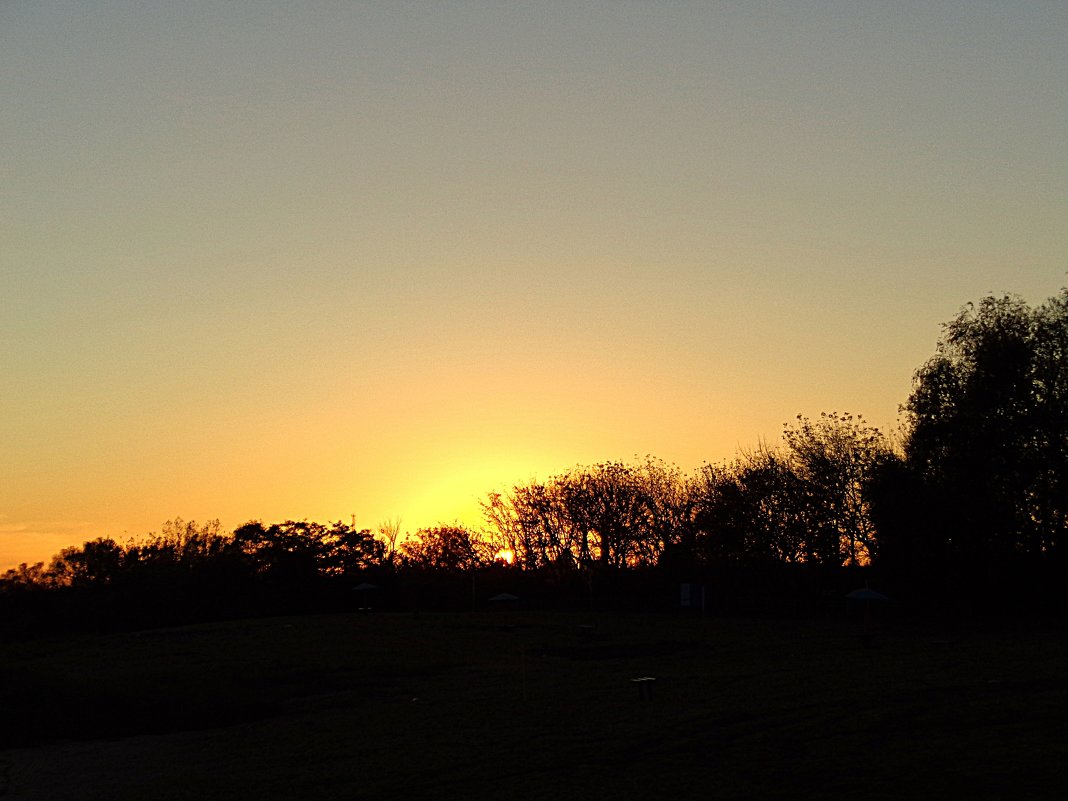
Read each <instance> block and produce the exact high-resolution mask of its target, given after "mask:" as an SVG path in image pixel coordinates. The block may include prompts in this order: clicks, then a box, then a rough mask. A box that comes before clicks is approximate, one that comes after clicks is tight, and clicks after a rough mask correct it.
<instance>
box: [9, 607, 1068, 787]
mask: <svg viewBox="0 0 1068 801" xmlns="http://www.w3.org/2000/svg"><path fill="white" fill-rule="evenodd" d="M857 623H858V621H851V620H847V619H845V618H842V619H820V620H815V621H812V620H809V621H797V620H767V619H761V620H742V619H729V620H719V619H700V618H683V617H643V616H611V615H589V614H576V613H560V614H547V613H545V614H542V613H525V612H512V613H497V614H488V613H487V614H475V613H472V614H466V615H430V614H425V615H419V616H415V615H410V614H370V615H361V616H356V615H331V616H318V617H299V618H274V619H266V620H255V621H242V622H230V623H220V624H212V625H204V626H195V627H188V628H180V629H167V630H158V631H148V632H141V633H129V634H112V635H103V636H99V637H68V638H62V639H38V640H33V641H26V642H17V643H7V644H5V645H4V651H3V656H2V658H0V677H2V679H3V687H2V690H0V704H2V706H0V709H2V711H3V721H4V732H3V738H2V740H0V743H2V747H3V748H4V750H3V751H2V752H0V794H4V795H6V797H9V798H25V799H48V800H49V801H62V800H63V799H86V800H89V799H109V801H119V800H121V799H139V800H142V799H245V798H249V799H252V798H254V799H356V798H367V799H378V798H381V799H391V798H404V799H412V798H418V799H423V798H425V799H550V798H551V799H569V798H587V799H588V798H593V799H599V798H612V799H691V798H692V799H696V798H701V799H720V798H731V799H734V798H737V799H743V798H744V799H752V798H794V799H803V798H828V799H830V798H850V797H857V798H865V799H914V798H942V799H951V798H969V799H971V798H990V799H995V798H996V799H1005V798H1051V799H1052V798H1057V799H1062V798H1065V797H1068V636H1066V635H1065V633H1064V632H1062V631H1061V630H1060V629H1059V628H1057V627H1053V626H1048V625H1039V624H1037V623H1032V624H1030V625H1028V626H1025V627H1022V626H1018V625H1009V624H1004V623H1003V624H999V625H993V624H987V625H979V624H971V625H968V626H963V625H962V626H954V627H945V626H943V627H937V628H935V627H919V626H915V625H905V624H902V623H897V624H893V625H887V624H883V625H882V627H881V628H879V629H877V630H876V632H875V634H874V636H873V638H872V640H871V642H870V644H869V647H865V643H864V641H863V639H862V638H860V637H858V636H857ZM639 676H654V677H656V679H657V681H656V682H655V685H654V692H653V694H652V698H650V699H645V700H643V699H640V698H639V693H638V689H637V687H636V685H634V684H633V683H632V681H631V679H633V678H635V677H639Z"/></svg>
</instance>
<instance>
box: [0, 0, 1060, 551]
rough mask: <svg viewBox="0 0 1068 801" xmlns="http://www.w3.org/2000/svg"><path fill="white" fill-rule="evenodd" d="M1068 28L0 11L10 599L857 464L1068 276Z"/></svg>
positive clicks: (851, 18) (485, 14)
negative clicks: (992, 330)
mask: <svg viewBox="0 0 1068 801" xmlns="http://www.w3.org/2000/svg"><path fill="white" fill-rule="evenodd" d="M1066 34H1068V8H1066V7H1064V6H1063V5H1061V4H1055V3H1040V2H1023V3H1019V4H1015V3H1014V4H1012V5H1011V6H1008V5H1006V6H1002V5H1001V4H997V3H977V4H968V5H967V6H962V5H961V4H957V3H949V2H935V3H930V2H925V3H920V2H904V3H900V4H860V5H858V4H855V3H848V2H844V0H842V1H841V2H831V1H830V0H822V1H820V2H806V3H798V4H782V3H745V4H740V3H690V2H664V3H655V4H653V3H638V2H633V3H630V2H625V3H614V2H613V3H609V2H591V3H584V4H573V3H563V2H534V3H529V4H505V3H489V2H466V1H462V0H458V1H457V2H447V3H435V4H418V3H414V4H407V3H401V4H397V3H363V4H337V3H327V2H311V3H307V4H301V5H300V6H299V7H298V6H294V5H292V4H287V3H281V2H255V3H254V2H233V3H227V4H217V3H208V2H190V3H183V4H181V5H180V6H179V5H175V4H168V3H161V2H147V3H131V2H124V1H123V2H120V0H101V1H100V2H92V3H78V2H54V3H43V4H37V3H34V4H30V3H9V4H4V5H3V6H2V7H0V101H2V103H3V106H4V108H5V114H4V115H0V141H3V142H4V143H5V146H4V148H2V149H0V178H2V180H0V243H2V246H0V375H2V376H3V384H2V391H0V442H2V446H0V570H3V569H6V568H7V567H10V566H12V565H14V564H17V563H19V562H21V561H29V562H33V561H38V560H47V559H48V558H49V557H50V556H51V555H52V554H54V553H55V552H57V551H58V550H59V549H60V548H62V547H64V546H66V545H72V544H79V543H81V542H83V541H85V540H87V539H91V538H94V537H97V536H112V537H115V538H116V539H119V540H124V539H126V538H127V537H135V536H141V535H143V534H146V533H148V532H151V531H158V530H159V528H160V526H161V524H162V523H163V522H164V521H166V520H168V519H172V518H175V517H182V518H184V519H187V520H189V519H196V520H201V521H203V520H207V519H213V518H219V519H221V520H222V523H223V525H224V527H226V528H228V529H232V528H234V527H236V526H238V525H240V524H242V523H243V522H245V521H247V520H249V519H263V520H265V521H276V520H283V519H287V518H288V519H312V520H320V521H326V520H338V519H341V520H346V521H347V520H348V519H349V517H350V515H354V516H355V518H356V521H357V524H358V525H360V526H366V527H369V528H374V527H375V526H376V525H377V524H378V523H379V522H381V521H384V520H386V519H396V518H400V519H401V520H402V526H403V528H405V529H409V530H414V529H416V528H419V527H421V526H430V525H434V524H436V523H438V522H451V521H454V520H460V521H462V522H465V523H468V524H471V525H477V524H478V522H479V521H478V520H477V519H472V518H473V517H477V504H478V499H480V498H482V497H484V496H485V495H486V493H488V492H490V491H493V490H499V489H506V488H507V487H509V486H511V485H512V484H515V483H520V482H524V481H528V480H530V479H532V478H537V479H545V478H548V477H549V476H551V475H553V474H556V473H560V472H563V471H566V470H567V469H569V468H570V467H572V466H574V465H576V464H591V463H594V462H598V461H604V460H615V459H623V460H627V459H630V458H632V457H634V456H635V455H638V456H643V455H645V454H653V455H654V456H657V457H660V458H663V459H665V460H667V461H670V462H674V463H676V464H678V465H679V467H680V468H682V469H683V470H684V471H689V470H693V469H696V468H697V467H698V466H699V465H700V464H701V463H703V462H705V461H713V462H714V461H721V460H725V459H729V458H732V457H733V456H734V455H735V454H736V453H737V451H738V450H739V449H741V448H747V447H752V446H754V445H755V444H757V443H758V442H759V441H760V440H761V439H766V440H769V441H772V442H775V441H777V440H778V436H779V433H780V431H781V427H782V424H783V423H784V422H786V421H789V420H792V419H793V418H794V416H795V415H796V414H798V413H802V414H806V415H810V416H811V415H818V414H819V412H821V411H830V410H839V411H843V410H845V411H851V412H854V413H859V414H862V415H864V417H865V418H867V419H868V420H869V421H871V422H872V423H874V424H877V425H880V426H881V427H884V428H888V427H891V426H892V425H893V424H894V420H895V417H896V412H897V407H898V404H900V403H902V402H903V401H904V400H905V399H906V397H907V395H908V392H909V387H910V380H911V375H912V372H913V371H914V370H915V369H916V368H917V367H918V366H919V365H920V364H921V363H922V362H923V361H924V360H925V359H926V358H928V357H929V356H930V355H932V354H933V352H934V347H935V343H936V340H937V337H938V334H939V325H940V323H942V322H944V321H946V320H948V319H950V318H952V317H953V316H954V315H955V314H956V312H957V310H958V309H959V308H960V307H961V306H962V305H963V304H965V303H967V302H968V301H971V300H976V299H978V298H979V297H981V296H983V295H985V294H988V293H996V294H1001V293H1005V292H1012V293H1019V294H1021V295H1022V296H1024V297H1025V298H1026V299H1027V300H1029V301H1031V302H1034V303H1039V302H1042V301H1043V300H1044V299H1046V298H1047V297H1049V296H1051V295H1053V294H1056V293H1057V292H1058V291H1059V290H1060V288H1061V287H1062V286H1063V285H1064V284H1065V282H1066V281H1065V273H1066V271H1068V262H1066V258H1065V254H1066V252H1068V247H1066V246H1068V226H1066V225H1065V224H1064V222H1065V220H1066V219H1068V152H1066V151H1065V148H1064V147H1063V143H1064V141H1065V140H1066V138H1068V137H1066V133H1068V93H1066V92H1065V90H1064V87H1065V86H1068V50H1066V49H1065V48H1064V47H1063V44H1064V41H1065V35H1066Z"/></svg>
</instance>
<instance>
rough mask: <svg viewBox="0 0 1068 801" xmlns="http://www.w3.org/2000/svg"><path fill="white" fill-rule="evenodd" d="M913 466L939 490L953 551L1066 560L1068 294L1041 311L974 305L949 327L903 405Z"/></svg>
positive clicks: (973, 560)
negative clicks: (1064, 551)
mask: <svg viewBox="0 0 1068 801" xmlns="http://www.w3.org/2000/svg"><path fill="white" fill-rule="evenodd" d="M904 408H905V411H906V412H907V414H908V425H909V428H908V435H907V439H906V443H905V449H906V456H907V461H908V465H909V467H910V469H911V470H913V471H914V472H915V474H916V475H917V476H918V477H920V478H921V479H922V481H923V482H924V483H925V484H926V485H927V486H928V487H929V488H930V489H931V490H932V491H933V492H932V493H931V494H930V496H929V498H928V501H929V503H930V504H931V507H930V508H929V509H928V510H927V512H928V516H929V517H930V518H931V519H933V520H934V521H937V523H938V524H939V525H941V526H943V527H944V531H942V532H940V533H939V534H938V535H936V536H941V537H943V538H944V544H945V548H946V550H947V553H948V555H949V558H951V559H953V560H954V561H956V562H957V563H959V564H962V565H965V566H968V567H973V568H978V567H982V568H983V569H995V570H996V569H999V568H1000V567H1005V566H1011V565H1015V564H1019V563H1020V562H1021V561H1029V562H1033V561H1035V560H1057V561H1060V560H1062V559H1063V553H1062V551H1063V549H1064V542H1065V526H1066V512H1068V509H1066V507H1068V290H1066V291H1062V293H1061V294H1060V295H1059V296H1058V297H1055V298H1052V299H1050V300H1049V301H1048V302H1047V303H1046V304H1044V305H1042V306H1040V307H1038V308H1034V309H1032V308H1030V307H1029V306H1028V305H1027V304H1026V303H1024V301H1023V300H1021V299H1020V298H1017V297H1014V296H1008V295H1006V296H1003V297H1000V298H995V297H986V298H984V299H982V300H981V301H980V302H979V303H978V304H969V305H968V306H966V307H964V309H963V310H962V311H961V312H960V314H958V316H957V317H956V318H955V319H954V320H952V321H951V322H949V323H947V324H945V325H944V326H943V334H942V337H941V339H940V340H939V343H938V347H937V352H936V354H935V356H934V357H932V358H931V359H930V360H929V361H928V362H927V363H926V364H924V365H923V366H922V367H921V368H920V369H919V370H918V371H917V373H916V376H915V382H914V389H913V392H912V395H911V396H910V397H909V399H908V402H907V403H906V404H905V407H904Z"/></svg>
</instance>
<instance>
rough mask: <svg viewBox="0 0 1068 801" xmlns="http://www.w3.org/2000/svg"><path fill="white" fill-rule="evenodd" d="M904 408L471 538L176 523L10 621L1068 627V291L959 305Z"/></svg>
mask: <svg viewBox="0 0 1068 801" xmlns="http://www.w3.org/2000/svg"><path fill="white" fill-rule="evenodd" d="M901 411H902V421H901V428H900V431H899V432H897V435H896V438H895V439H893V440H892V439H891V438H890V437H888V436H887V435H886V434H884V433H883V432H881V431H880V430H878V429H877V428H875V427H874V426H871V425H869V424H868V423H867V422H866V421H865V420H864V419H863V418H862V417H859V416H854V415H851V414H848V413H834V412H832V413H824V414H821V415H820V416H819V417H817V418H814V419H810V418H807V417H804V416H800V415H799V416H798V417H797V418H796V419H795V420H794V421H791V422H790V423H788V424H786V425H785V426H784V430H783V436H782V440H781V442H779V443H777V444H775V445H769V444H767V443H764V444H761V445H760V446H758V447H756V448H755V449H753V450H751V451H748V452H744V453H741V454H739V455H738V456H737V457H736V458H735V459H734V460H733V461H730V462H728V463H722V464H706V465H705V466H703V467H702V468H701V469H699V470H697V471H696V472H694V473H691V474H683V473H682V472H681V471H680V470H679V469H678V468H677V467H675V466H673V465H670V464H667V463H665V462H662V461H660V460H658V459H655V458H653V457H646V458H645V459H639V460H635V461H633V462H629V463H625V462H606V463H602V464H597V465H592V466H581V467H576V468H574V469H572V470H569V471H567V472H565V473H562V474H560V475H557V476H554V477H551V478H549V479H547V480H545V481H531V482H529V483H526V484H520V485H517V486H514V487H512V488H511V489H510V490H509V491H507V492H500V493H492V494H490V495H489V496H488V497H487V498H486V499H485V501H484V503H483V511H484V518H485V523H484V526H483V527H482V528H480V529H478V530H473V529H469V528H465V527H463V526H460V525H442V526H438V527H435V528H432V529H424V530H420V531H418V532H415V534H414V535H412V536H406V537H403V538H402V537H401V536H400V531H399V527H398V526H397V525H395V524H392V525H383V526H379V528H378V529H377V530H376V531H374V532H372V531H371V530H370V529H359V528H357V527H356V525H355V521H353V522H352V524H343V523H341V522H337V523H330V524H326V525H324V524H319V523H311V522H307V521H300V522H295V521H287V522H283V523H275V524H270V525H268V524H264V523H263V522H259V521H253V522H250V523H247V524H245V525H243V526H241V527H240V528H238V529H236V530H235V531H234V532H232V533H223V532H221V531H220V530H219V525H218V523H217V522H216V523H208V524H205V525H199V526H198V525H197V524H195V523H183V522H182V521H174V522H172V523H169V524H167V525H166V526H164V528H163V531H162V533H160V534H156V535H151V536H149V537H146V538H144V539H143V540H142V541H138V542H130V543H126V544H124V545H122V544H119V543H117V542H115V541H114V540H111V539H107V538H102V539H97V540H94V541H92V542H87V543H85V544H84V545H82V546H80V547H77V548H68V549H65V550H64V551H62V552H61V553H60V554H58V555H57V556H56V557H55V558H54V559H53V560H52V562H51V563H50V564H49V565H47V566H46V565H44V564H38V565H34V566H26V565H23V566H21V567H20V568H18V569H17V570H13V571H9V572H8V573H7V574H6V575H5V576H3V578H2V579H0V602H2V603H3V604H5V605H6V607H7V609H8V610H10V611H11V612H12V614H9V615H8V618H9V619H14V618H18V617H19V616H20V614H29V613H30V612H33V613H34V614H39V615H42V616H46V615H47V614H48V610H49V605H50V604H53V605H55V606H56V609H58V608H59V606H63V607H64V608H65V609H67V611H68V612H69V609H68V606H69V605H70V604H69V599H72V598H77V599H78V604H79V606H77V607H76V608H77V609H79V610H81V611H79V613H78V614H80V615H81V616H82V617H83V618H84V617H85V616H86V615H88V616H92V615H96V616H97V617H98V618H99V619H107V620H111V619H116V616H118V617H121V616H122V614H125V615H126V618H128V619H131V618H132V619H135V620H133V621H132V622H134V623H141V622H174V621H176V620H190V619H205V618H210V617H217V616H220V615H237V614H259V613H275V612H280V611H291V610H305V609H313V608H315V609H319V608H338V607H342V608H343V607H345V606H346V605H348V606H351V605H353V604H365V603H368V597H369V596H372V597H374V599H375V602H376V603H380V604H386V605H393V606H398V607H406V608H419V607H421V606H423V607H426V606H431V607H435V608H441V607H448V608H461V607H469V606H471V605H478V604H479V603H480V599H484V598H485V597H488V593H489V592H491V591H493V590H497V591H504V590H509V591H516V590H519V589H521V590H522V594H523V595H525V596H527V597H538V598H540V599H541V601H542V602H543V603H548V602H552V599H555V602H561V603H579V602H582V603H597V602H609V601H612V602H618V603H635V602H636V599H641V600H643V602H649V603H653V602H664V603H667V602H668V601H667V600H665V599H668V598H674V597H675V596H674V595H673V593H676V592H677V588H678V585H679V583H680V582H692V583H700V584H702V585H704V586H705V587H706V588H707V589H708V592H709V593H710V597H711V598H712V599H713V601H714V603H715V604H716V605H717V606H718V607H719V608H732V607H733V608H739V607H745V606H746V605H749V606H752V605H759V604H760V603H761V601H760V599H764V602H765V605H766V602H767V599H772V604H773V605H781V604H784V603H787V604H794V605H796V604H799V603H800V604H803V605H804V604H809V605H812V604H818V603H819V602H820V599H826V598H828V597H834V596H835V595H836V594H837V595H839V596H840V594H841V591H842V590H843V589H844V588H848V587H849V584H850V583H853V584H855V583H856V582H857V581H859V580H860V578H861V577H860V575H859V574H860V573H863V574H864V576H865V577H866V578H868V579H869V580H871V581H873V582H877V583H878V584H879V586H880V587H881V588H882V589H884V590H886V591H887V592H889V593H891V594H892V595H894V596H895V597H896V598H898V599H899V600H901V601H902V602H904V603H906V604H913V605H915V606H917V607H919V606H925V605H926V606H928V607H929V606H931V605H939V604H941V605H945V604H953V605H956V606H962V605H963V606H970V607H973V608H976V607H978V608H986V609H988V610H997V609H1008V608H1013V607H1018V606H1020V605H1025V604H1042V605H1043V608H1045V609H1050V608H1058V609H1059V608H1061V606H1062V604H1063V602H1062V601H1061V600H1060V597H1059V589H1060V586H1061V584H1062V582H1063V581H1064V579H1065V578H1066V577H1068V576H1066V572H1065V549H1066V547H1068V546H1066V537H1065V528H1066V522H1068V520H1066V515H1068V290H1065V291H1062V292H1061V294H1060V295H1058V296H1056V297H1054V298H1051V299H1050V300H1048V301H1047V302H1046V303H1044V304H1042V305H1040V306H1037V307H1030V306H1029V305H1027V304H1026V303H1025V302H1023V301H1022V300H1021V299H1019V298H1016V297H1013V296H1004V297H1000V298H995V297H987V298H984V299H983V300H982V301H980V302H979V303H978V304H969V305H968V306H966V307H965V308H964V309H963V310H962V311H961V312H960V314H959V315H958V316H957V317H956V318H955V319H954V320H952V321H951V322H949V323H947V324H945V325H944V326H943V333H942V336H941V338H940V340H939V343H938V346H937V350H936V353H935V355H934V357H932V358H931V359H930V360H929V361H928V362H926V363H925V364H924V365H922V366H921V367H920V368H919V369H918V370H917V371H916V373H915V376H914V384H913V390H912V393H911V395H910V397H909V398H908V399H907V401H906V402H905V403H904V404H903V406H902V408H901ZM357 586H361V587H363V588H364V589H363V590H361V591H356V590H354V587H357ZM35 610H36V611H35ZM42 610H43V611H42ZM52 611H55V610H54V609H53V610H52ZM120 613H121V614H120ZM77 616H78V615H75V617H77ZM139 617H143V618H145V621H141V620H139V619H136V618H139Z"/></svg>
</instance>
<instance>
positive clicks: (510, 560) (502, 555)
mask: <svg viewBox="0 0 1068 801" xmlns="http://www.w3.org/2000/svg"><path fill="white" fill-rule="evenodd" d="M494 558H496V559H497V560H498V561H500V562H504V563H505V564H509V565H511V564H515V551H512V550H509V549H507V548H505V549H503V550H500V551H497V556H496V557H494Z"/></svg>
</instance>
